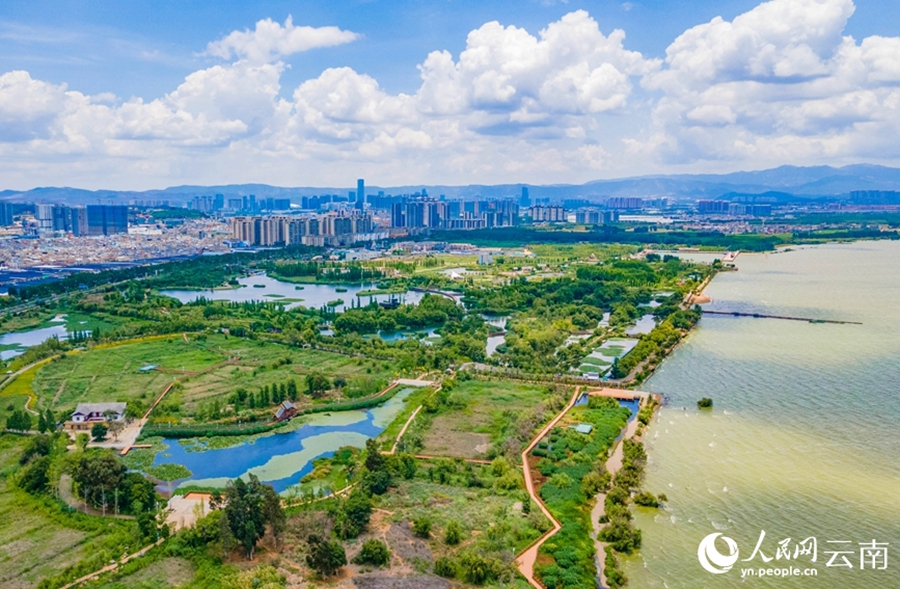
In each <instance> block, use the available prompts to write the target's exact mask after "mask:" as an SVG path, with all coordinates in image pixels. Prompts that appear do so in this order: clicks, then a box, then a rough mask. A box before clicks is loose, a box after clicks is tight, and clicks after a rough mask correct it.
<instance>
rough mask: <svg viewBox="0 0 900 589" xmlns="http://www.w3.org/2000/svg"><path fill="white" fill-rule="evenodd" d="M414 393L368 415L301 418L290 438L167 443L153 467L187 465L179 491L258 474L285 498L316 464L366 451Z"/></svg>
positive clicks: (404, 392) (280, 435)
mask: <svg viewBox="0 0 900 589" xmlns="http://www.w3.org/2000/svg"><path fill="white" fill-rule="evenodd" d="M414 390H415V389H414V388H411V387H410V388H404V389H403V390H401V391H400V392H398V393H397V394H396V395H394V396H393V397H391V398H390V399H389V400H387V401H386V402H384V403H383V404H381V405H379V406H378V407H374V408H372V409H369V410H366V411H339V412H335V413H320V414H313V415H311V416H305V417H298V418H296V419H303V420H304V424H303V425H301V426H300V427H299V428H296V429H294V430H292V431H289V432H284V433H276V434H272V435H266V436H262V437H258V438H256V439H255V440H252V441H248V442H243V443H241V444H238V445H235V446H231V447H230V448H219V449H211V450H201V448H202V439H191V440H177V439H165V440H164V443H165V444H166V445H167V446H168V448H167V449H166V450H164V451H162V452H160V453H159V454H157V455H156V458H155V460H154V462H153V465H154V466H158V465H160V464H182V465H184V466H185V467H187V468H188V470H190V471H191V473H192V475H191V477H190V478H187V479H181V480H178V481H173V482H172V483H171V485H168V484H165V485H161V486H162V487H170V488H173V489H174V488H177V487H178V486H180V485H200V486H224V485H225V482H227V481H228V480H230V479H235V478H237V477H241V476H244V477H246V476H247V475H250V474H254V475H256V476H257V477H259V480H260V481H262V482H264V483H266V484H269V485H272V487H274V489H275V490H276V491H278V492H279V493H283V492H284V491H286V490H287V489H289V488H290V487H292V486H294V485H297V484H298V483H299V482H300V479H302V478H303V477H304V476H306V475H307V474H309V473H310V472H312V469H313V460H315V459H316V458H321V457H326V456H331V455H333V454H334V453H335V452H336V451H337V450H338V449H339V448H341V447H343V446H355V447H357V448H364V447H365V445H366V440H368V439H369V438H374V437H376V436H377V435H378V434H380V433H381V432H382V431H383V430H384V428H386V427H387V426H388V425H389V424H390V423H391V421H393V420H394V418H395V417H396V416H397V415H398V414H399V413H400V412H401V411H402V410H403V407H404V406H405V404H406V398H407V397H408V396H409V395H410V394H411V393H412V392H413V391H414Z"/></svg>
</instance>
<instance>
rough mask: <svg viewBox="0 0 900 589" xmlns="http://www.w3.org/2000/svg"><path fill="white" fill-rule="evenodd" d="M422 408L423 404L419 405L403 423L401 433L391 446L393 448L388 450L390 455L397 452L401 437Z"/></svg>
mask: <svg viewBox="0 0 900 589" xmlns="http://www.w3.org/2000/svg"><path fill="white" fill-rule="evenodd" d="M421 410H422V406H421V405H419V406H418V407H416V410H415V411H413V412H412V415H410V416H409V419H407V420H406V423H404V424H403V427H402V428H400V433H399V434H397V439H396V440H394V445H393V446H391V449H390V450H388V451H387V452H386V454H388V455H393V454H396V452H397V445H398V444H400V438H402V437H403V434H405V433H406V430H407V428H409V426H410V424H412V422H413V420H414V419H415V418H416V415H418V414H419V411H421Z"/></svg>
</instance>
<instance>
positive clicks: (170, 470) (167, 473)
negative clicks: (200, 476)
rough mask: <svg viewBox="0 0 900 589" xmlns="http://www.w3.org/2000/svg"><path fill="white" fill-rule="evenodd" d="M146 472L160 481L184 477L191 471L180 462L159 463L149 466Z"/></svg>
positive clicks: (190, 473)
mask: <svg viewBox="0 0 900 589" xmlns="http://www.w3.org/2000/svg"><path fill="white" fill-rule="evenodd" d="M146 472H147V474H149V475H150V476H152V477H154V478H156V479H159V480H161V481H166V482H168V481H177V480H179V479H186V478H188V477H190V476H191V475H192V474H194V473H192V472H191V471H190V470H188V468H187V467H186V466H183V465H181V464H160V465H159V466H151V467H150V468H148V469H147V471H146Z"/></svg>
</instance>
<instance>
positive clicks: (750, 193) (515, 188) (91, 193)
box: [0, 164, 900, 204]
mask: <svg viewBox="0 0 900 589" xmlns="http://www.w3.org/2000/svg"><path fill="white" fill-rule="evenodd" d="M522 186H527V187H528V189H529V193H530V195H531V198H532V199H535V198H550V199H554V200H557V199H558V200H563V199H567V198H571V199H574V198H584V199H588V200H600V199H603V198H607V197H610V196H638V197H652V196H667V197H670V198H674V199H684V200H696V199H701V198H728V199H731V198H734V197H740V198H741V199H744V200H747V199H749V200H752V198H753V197H754V196H765V197H767V199H768V198H769V197H771V198H775V199H776V201H777V202H786V201H789V200H791V199H798V198H799V199H808V198H829V199H831V198H837V197H841V196H846V195H848V194H849V193H850V192H851V191H853V190H900V168H889V167H886V166H875V165H868V164H857V165H852V166H844V167H842V168H833V167H831V166H812V167H798V166H780V167H778V168H772V169H769V170H759V171H755V172H732V173H730V174H676V175H656V176H641V177H634V178H621V179H615V180H596V181H593V182H588V183H586V184H580V185H575V184H553V185H544V186H537V185H530V184H498V185H479V184H470V185H468V186H442V185H410V186H367V190H366V192H367V193H368V194H373V193H375V192H377V191H379V190H384V191H385V192H386V193H387V194H406V193H413V192H417V191H419V190H422V189H423V188H424V189H426V190H427V191H428V194H430V195H434V196H437V195H440V194H443V195H446V196H447V198H474V197H479V196H480V197H488V198H491V197H504V196H510V197H518V195H519V194H520V193H521V190H522ZM354 189H355V186H348V187H334V186H331V187H327V186H325V187H323V186H319V187H313V186H297V187H282V186H270V185H268V184H226V185H220V186H190V185H188V186H172V187H170V188H165V189H162V190H145V191H117V190H84V189H80V188H67V187H62V188H58V187H42V188H33V189H31V190H26V191H16V190H3V191H0V201H7V202H10V201H11V202H25V201H28V202H48V203H67V204H91V203H97V202H103V203H110V202H113V203H116V202H119V203H128V202H129V201H131V200H169V201H171V202H172V203H173V204H174V203H184V202H187V201H188V200H190V199H191V198H193V197H194V196H198V195H207V194H208V195H212V194H216V193H221V194H224V195H225V196H226V198H227V197H229V196H231V197H235V196H245V195H250V194H255V195H256V196H257V197H269V196H271V197H279V198H291V199H293V200H295V201H297V200H299V199H300V197H302V196H313V195H317V194H341V195H346V194H347V193H348V191H352V190H354Z"/></svg>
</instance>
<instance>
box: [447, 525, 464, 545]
mask: <svg viewBox="0 0 900 589" xmlns="http://www.w3.org/2000/svg"><path fill="white" fill-rule="evenodd" d="M461 537H462V526H460V525H459V522H458V521H456V520H451V521H450V523H448V524H447V529H446V530H444V542H446V543H447V544H449V545H451V546H455V545H457V544H459V541H460V539H461Z"/></svg>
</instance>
